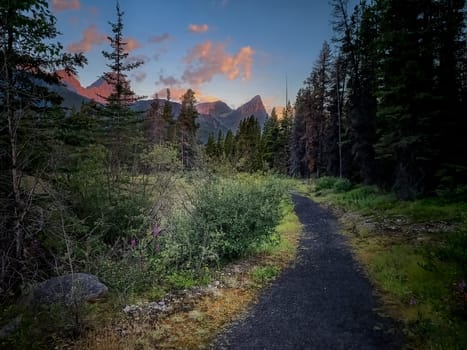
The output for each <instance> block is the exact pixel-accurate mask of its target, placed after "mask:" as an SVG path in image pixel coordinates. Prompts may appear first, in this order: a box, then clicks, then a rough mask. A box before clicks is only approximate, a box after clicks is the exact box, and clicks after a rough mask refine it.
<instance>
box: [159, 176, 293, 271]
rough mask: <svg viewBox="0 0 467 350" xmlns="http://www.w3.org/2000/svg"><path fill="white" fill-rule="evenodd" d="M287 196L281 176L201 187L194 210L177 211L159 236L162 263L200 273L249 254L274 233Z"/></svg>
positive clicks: (230, 180) (228, 180) (227, 180)
mask: <svg viewBox="0 0 467 350" xmlns="http://www.w3.org/2000/svg"><path fill="white" fill-rule="evenodd" d="M284 195H285V187H284V186H283V185H282V183H281V182H280V181H279V180H276V179H261V178H255V177H252V176H248V177H245V176H238V177H235V178H222V179H218V178H215V179H213V180H211V181H209V182H207V183H205V184H204V185H202V186H199V187H198V188H197V189H196V190H195V192H194V193H193V203H192V210H191V211H190V213H189V214H188V215H187V214H183V213H182V212H179V213H178V214H177V215H176V216H175V217H174V218H173V219H172V220H171V223H170V227H169V228H168V230H167V232H166V233H165V234H164V235H163V236H162V237H161V257H162V260H163V261H164V265H166V266H174V267H175V268H180V269H183V268H185V269H194V270H197V271H200V270H201V268H202V267H204V266H208V265H213V264H217V263H219V262H221V261H224V262H225V261H230V260H232V259H235V258H238V257H240V256H244V255H246V254H248V252H249V251H251V249H252V248H254V247H255V246H256V245H258V244H261V243H262V242H264V241H265V240H268V239H270V238H271V237H273V235H272V233H273V232H274V230H275V228H276V226H277V224H278V223H279V221H280V218H281V206H280V203H281V201H282V199H283V198H284Z"/></svg>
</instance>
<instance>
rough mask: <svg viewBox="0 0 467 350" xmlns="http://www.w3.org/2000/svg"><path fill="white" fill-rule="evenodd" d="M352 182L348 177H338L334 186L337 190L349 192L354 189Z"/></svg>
mask: <svg viewBox="0 0 467 350" xmlns="http://www.w3.org/2000/svg"><path fill="white" fill-rule="evenodd" d="M352 187H353V185H352V182H350V180H348V179H337V180H336V181H335V182H334V185H333V186H332V188H333V190H334V191H336V192H348V191H350V190H351V189H352Z"/></svg>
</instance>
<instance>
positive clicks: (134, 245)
mask: <svg viewBox="0 0 467 350" xmlns="http://www.w3.org/2000/svg"><path fill="white" fill-rule="evenodd" d="M137 243H138V242H137V241H136V238H133V239H132V240H131V242H130V244H131V246H132V247H133V248H134V247H136V244H137Z"/></svg>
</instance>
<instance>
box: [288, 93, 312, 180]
mask: <svg viewBox="0 0 467 350" xmlns="http://www.w3.org/2000/svg"><path fill="white" fill-rule="evenodd" d="M310 113H311V91H310V89H306V88H302V89H300V90H299V91H298V93H297V98H296V102H295V117H294V120H293V125H292V135H291V140H290V175H292V176H301V177H307V176H309V175H310V172H309V168H308V164H307V161H306V124H307V120H308V119H309V118H310Z"/></svg>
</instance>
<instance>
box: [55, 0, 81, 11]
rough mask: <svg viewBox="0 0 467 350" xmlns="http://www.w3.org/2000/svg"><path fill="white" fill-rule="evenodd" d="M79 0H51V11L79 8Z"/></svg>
mask: <svg viewBox="0 0 467 350" xmlns="http://www.w3.org/2000/svg"><path fill="white" fill-rule="evenodd" d="M80 7H81V3H80V0H52V10H53V11H57V12H58V11H64V10H79V8H80Z"/></svg>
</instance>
